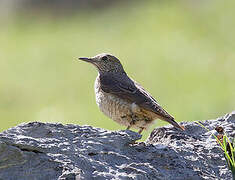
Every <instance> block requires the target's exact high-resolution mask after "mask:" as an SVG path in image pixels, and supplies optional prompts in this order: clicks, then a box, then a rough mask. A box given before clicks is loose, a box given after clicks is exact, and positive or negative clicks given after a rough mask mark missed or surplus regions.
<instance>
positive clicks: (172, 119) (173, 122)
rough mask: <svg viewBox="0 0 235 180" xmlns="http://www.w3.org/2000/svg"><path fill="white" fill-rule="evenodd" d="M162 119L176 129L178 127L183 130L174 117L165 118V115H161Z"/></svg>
mask: <svg viewBox="0 0 235 180" xmlns="http://www.w3.org/2000/svg"><path fill="white" fill-rule="evenodd" d="M161 119H162V120H164V121H166V122H168V123H170V124H172V125H173V126H174V127H176V128H177V129H180V130H183V131H184V130H185V128H184V126H180V125H179V124H178V123H177V122H176V121H175V120H174V118H166V117H161Z"/></svg>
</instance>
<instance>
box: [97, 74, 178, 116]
mask: <svg viewBox="0 0 235 180" xmlns="http://www.w3.org/2000/svg"><path fill="white" fill-rule="evenodd" d="M100 84H101V89H102V90H103V91H104V92H106V93H110V94H114V95H116V96H118V97H120V98H123V99H127V100H128V101H130V102H131V103H136V104H137V105H138V106H140V107H142V108H143V109H146V110H148V111H151V112H154V113H156V114H157V115H158V116H160V117H162V118H163V119H171V120H174V118H173V117H172V116H171V115H170V114H168V113H167V112H166V111H165V110H164V109H163V108H162V107H161V106H160V105H159V104H158V103H157V101H156V100H155V99H154V98H153V97H152V96H151V95H150V94H149V93H148V92H147V91H146V90H144V89H143V88H142V87H141V86H140V85H139V84H138V83H136V82H134V81H132V80H131V79H130V78H129V77H128V76H127V75H117V74H115V75H113V74H108V75H101V76H100Z"/></svg>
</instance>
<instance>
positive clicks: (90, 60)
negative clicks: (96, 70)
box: [78, 57, 93, 63]
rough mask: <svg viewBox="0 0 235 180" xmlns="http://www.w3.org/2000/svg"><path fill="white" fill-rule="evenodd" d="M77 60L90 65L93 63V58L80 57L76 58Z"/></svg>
mask: <svg viewBox="0 0 235 180" xmlns="http://www.w3.org/2000/svg"><path fill="white" fill-rule="evenodd" d="M78 59H80V60H82V61H85V62H90V63H92V62H93V58H87V57H80V58H78Z"/></svg>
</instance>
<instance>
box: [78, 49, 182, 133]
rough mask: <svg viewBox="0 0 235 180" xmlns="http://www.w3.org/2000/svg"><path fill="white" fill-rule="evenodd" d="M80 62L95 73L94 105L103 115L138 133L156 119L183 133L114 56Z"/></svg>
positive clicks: (106, 55) (109, 55)
mask: <svg viewBox="0 0 235 180" xmlns="http://www.w3.org/2000/svg"><path fill="white" fill-rule="evenodd" d="M79 59H80V60H83V61H86V62H89V63H91V64H93V65H94V66H95V67H96V68H97V70H98V76H97V78H96V80H95V95H96V103H97V105H98V106H99V108H100V110H101V111H102V112H103V113H104V114H105V115H107V116H108V117H110V118H111V119H113V120H114V121H116V122H118V123H119V124H121V125H124V126H127V129H129V128H135V129H139V133H141V132H142V131H143V130H144V129H147V128H148V127H149V126H150V125H151V124H153V122H154V120H155V119H161V120H164V121H167V122H169V123H170V124H172V125H173V126H175V127H176V128H178V129H182V130H184V128H183V127H182V126H180V125H179V124H178V123H177V122H176V121H175V120H174V117H172V116H171V115H170V114H168V113H167V112H166V111H165V110H164V109H163V108H162V107H161V106H160V105H159V104H158V103H157V101H156V100H155V99H154V98H153V97H152V96H151V95H150V94H149V93H148V92H147V91H146V90H144V88H143V87H142V86H141V85H140V84H138V83H137V82H135V81H134V80H132V79H131V78H129V77H128V75H127V74H126V72H125V71H124V69H123V66H122V64H121V63H120V61H119V60H118V59H117V58H116V57H115V56H113V55H111V54H106V53H103V54H99V55H96V56H95V57H92V58H84V57H83V58H79Z"/></svg>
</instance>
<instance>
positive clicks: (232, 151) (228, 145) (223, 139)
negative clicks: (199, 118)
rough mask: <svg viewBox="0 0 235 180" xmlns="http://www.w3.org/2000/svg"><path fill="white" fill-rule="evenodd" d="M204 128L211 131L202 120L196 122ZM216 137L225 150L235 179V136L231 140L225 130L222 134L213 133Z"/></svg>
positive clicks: (234, 179)
mask: <svg viewBox="0 0 235 180" xmlns="http://www.w3.org/2000/svg"><path fill="white" fill-rule="evenodd" d="M196 123H197V124H199V125H200V126H202V127H203V128H205V129H206V130H207V131H208V132H209V131H210V130H209V129H208V128H207V127H205V126H204V125H203V124H201V123H200V122H196ZM211 134H212V135H213V136H214V138H215V139H216V140H217V142H218V144H219V145H220V148H221V149H222V150H223V152H224V156H225V159H226V162H227V164H228V168H229V169H230V170H231V171H232V175H233V180H235V159H234V157H235V138H233V140H232V142H231V141H230V140H229V138H228V136H227V135H226V133H224V132H223V134H220V135H218V136H216V135H215V134H213V133H211Z"/></svg>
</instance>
